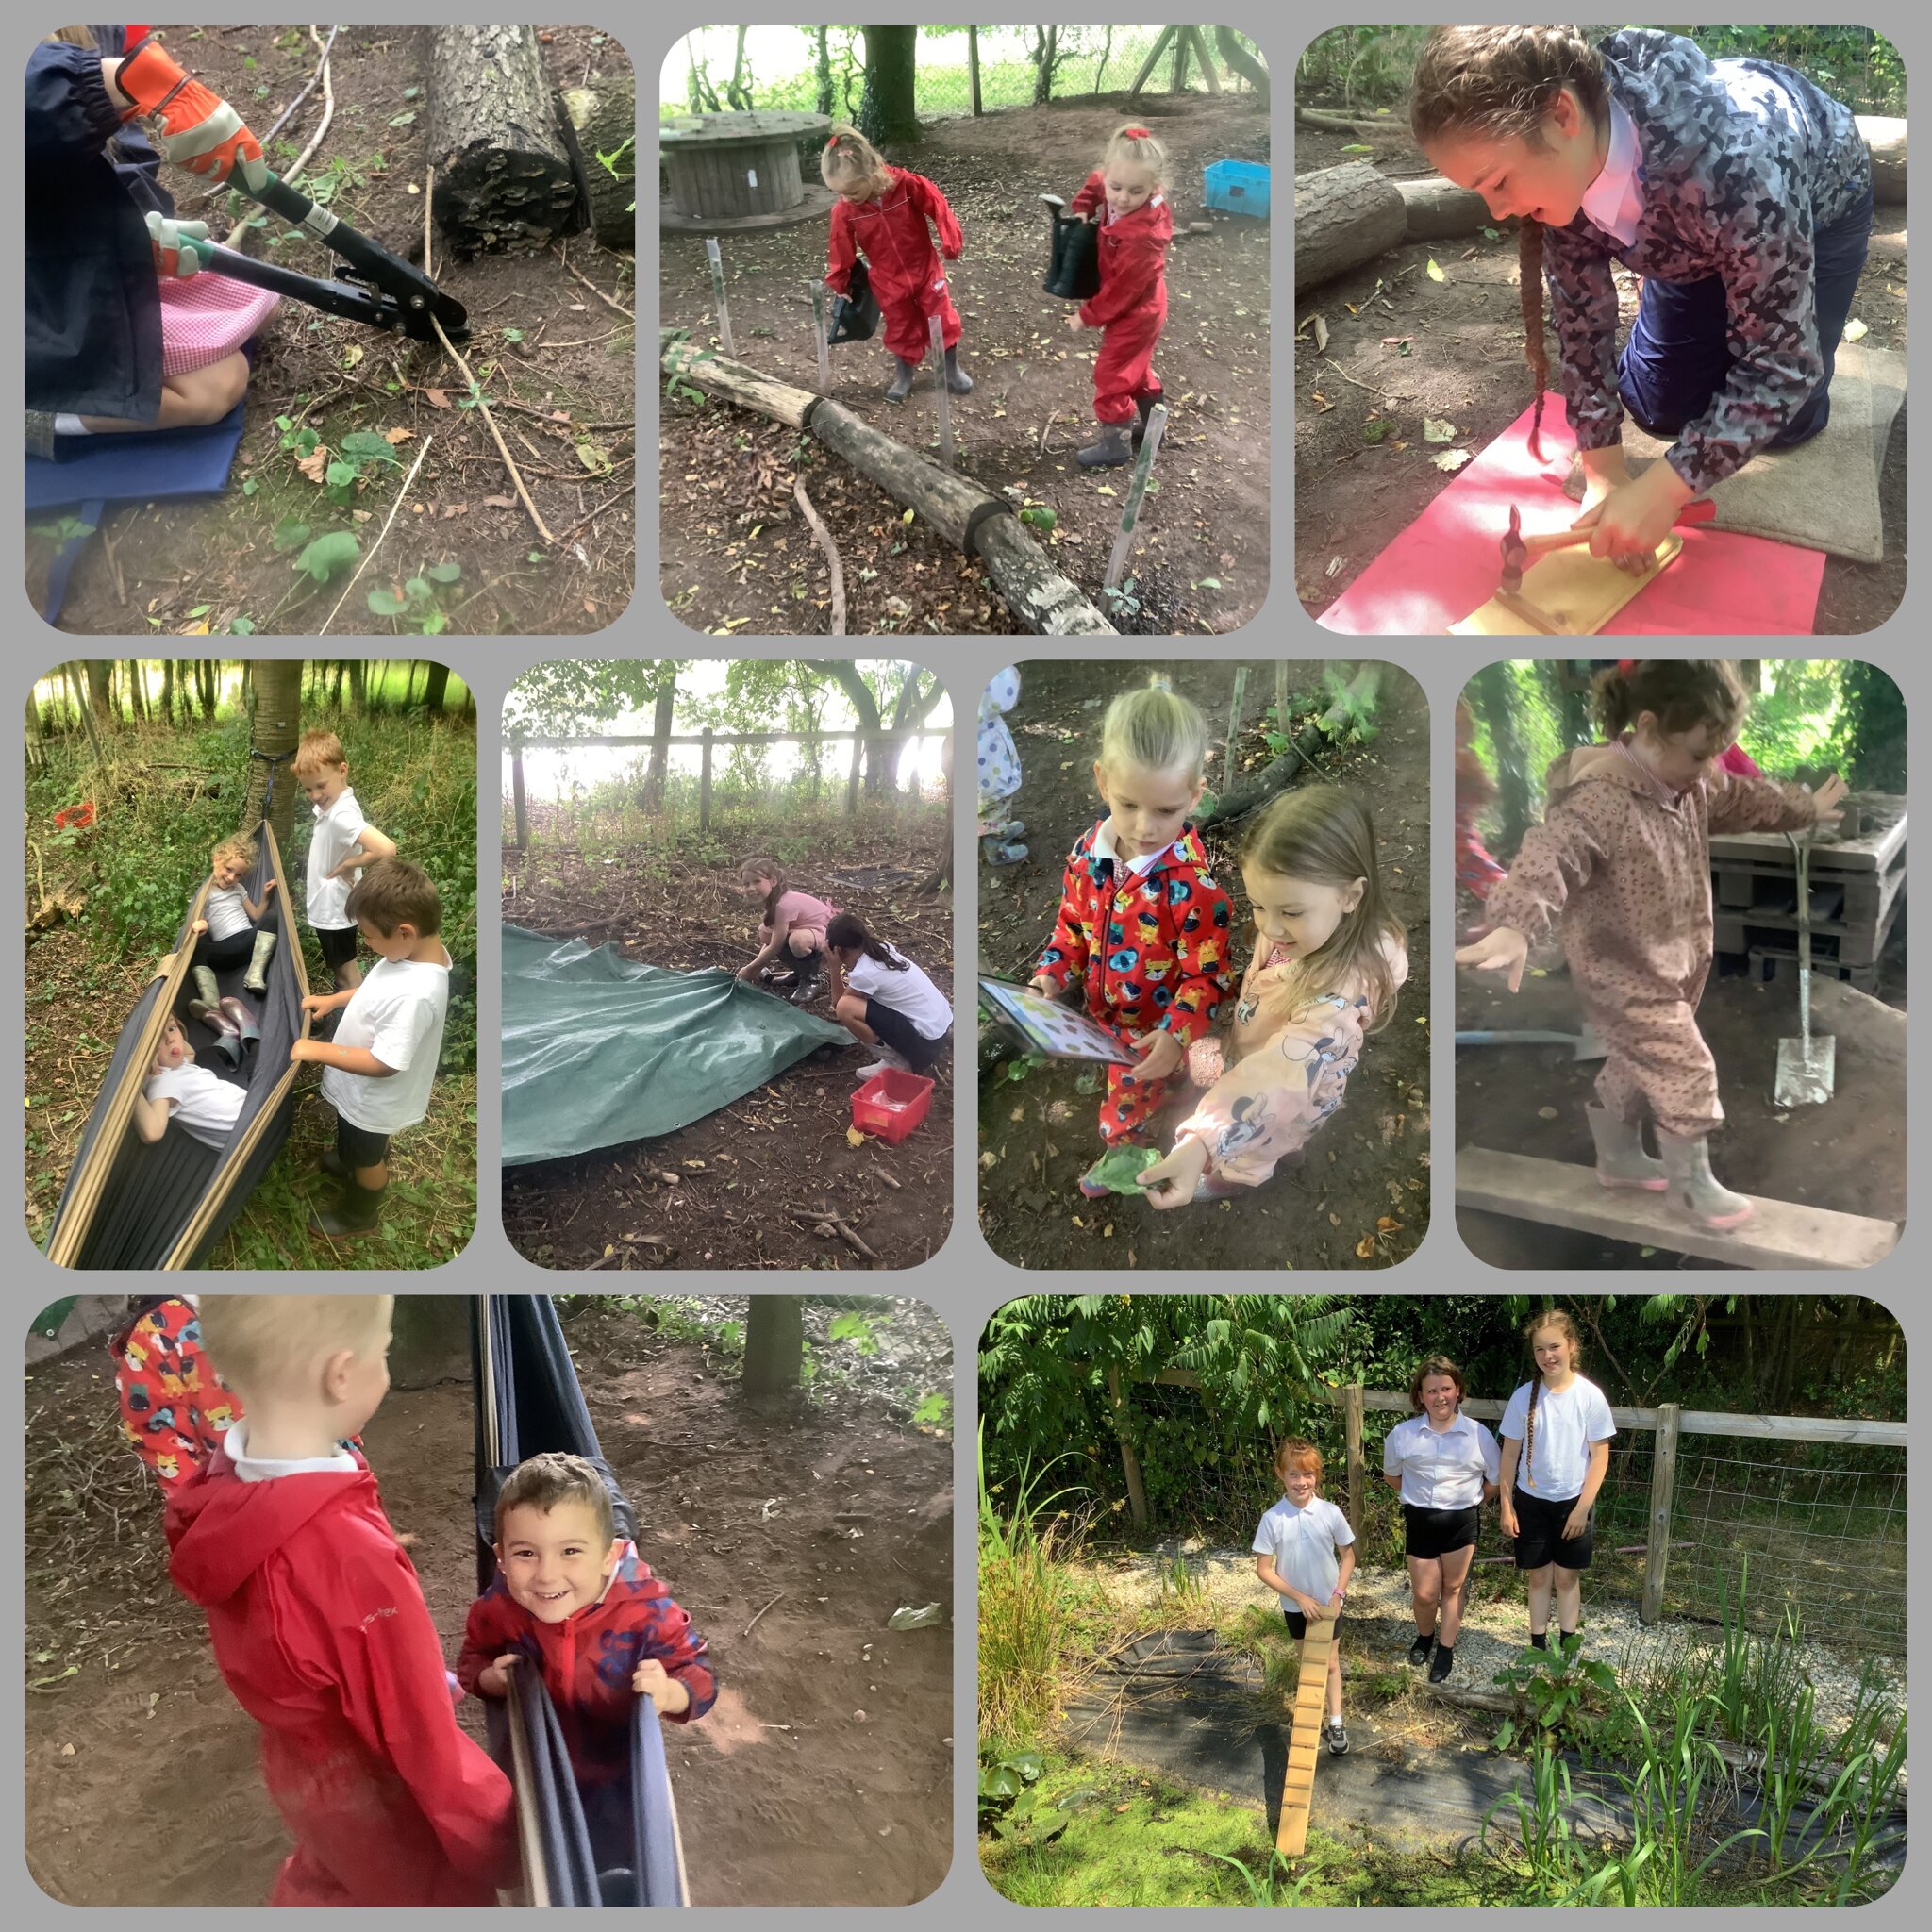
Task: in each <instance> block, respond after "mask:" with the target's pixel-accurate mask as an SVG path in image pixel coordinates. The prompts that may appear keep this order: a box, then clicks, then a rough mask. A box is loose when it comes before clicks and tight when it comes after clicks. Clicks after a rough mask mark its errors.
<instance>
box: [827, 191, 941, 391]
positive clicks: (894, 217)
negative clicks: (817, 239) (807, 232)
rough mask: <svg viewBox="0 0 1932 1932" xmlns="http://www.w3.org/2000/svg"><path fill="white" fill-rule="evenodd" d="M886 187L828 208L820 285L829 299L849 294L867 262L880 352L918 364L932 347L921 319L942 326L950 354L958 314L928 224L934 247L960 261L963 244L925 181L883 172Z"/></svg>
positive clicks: (939, 197) (938, 200) (937, 196)
mask: <svg viewBox="0 0 1932 1932" xmlns="http://www.w3.org/2000/svg"><path fill="white" fill-rule="evenodd" d="M886 172H887V174H889V175H891V177H892V185H891V187H890V188H888V189H887V190H886V191H885V192H884V193H882V194H875V195H874V196H873V198H872V199H871V200H870V201H846V200H844V199H843V198H842V197H841V199H840V200H838V201H836V202H834V203H833V204H832V247H831V256H830V259H829V261H828V263H827V265H826V268H825V282H826V285H827V286H828V287H829V288H830V289H831V291H832V292H833V293H834V294H835V295H842V294H844V293H845V292H846V291H847V290H848V289H849V288H850V286H851V282H852V264H853V262H854V261H856V260H857V259H858V257H859V256H860V255H863V256H864V257H865V262H866V270H867V272H868V274H870V275H871V276H872V291H873V293H874V295H875V296H877V297H878V304H879V314H880V316H881V318H882V319H883V321H884V323H885V326H886V347H887V348H888V349H889V350H891V353H892V354H893V355H894V356H896V357H898V358H899V359H900V361H902V362H913V363H917V362H920V361H922V360H924V357H925V352H926V350H927V349H928V348H929V347H930V346H931V341H932V338H931V331H930V329H929V328H928V326H927V323H926V318H927V317H928V316H933V315H937V316H938V317H939V319H940V340H941V341H942V342H943V343H944V344H945V346H946V347H947V348H949V349H950V348H951V347H952V346H953V344H954V343H955V342H957V341H958V340H959V311H958V309H957V308H954V307H953V298H952V296H951V295H950V294H949V293H948V292H947V289H946V273H945V270H944V269H942V268H941V266H940V258H939V257H938V256H937V255H935V254H934V253H933V246H932V237H931V235H930V234H929V233H928V231H927V229H926V223H927V222H928V221H930V222H931V223H932V225H933V226H934V227H936V228H937V229H938V230H939V231H940V247H941V249H943V250H944V251H945V257H946V259H947V260H948V261H958V258H959V251H960V250H961V249H962V248H964V247H965V245H966V238H965V237H964V236H963V235H962V234H961V233H960V232H959V224H958V222H957V221H956V220H955V219H954V218H953V210H952V209H951V208H948V207H947V206H946V197H945V196H944V195H943V194H941V192H940V191H939V190H938V189H937V188H936V187H934V186H933V184H932V183H931V182H930V181H928V180H927V179H926V178H925V176H924V175H915V174H913V173H912V172H911V171H910V170H909V169H906V168H893V167H888V168H887V170H886Z"/></svg>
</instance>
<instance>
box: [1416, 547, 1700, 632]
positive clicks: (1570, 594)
mask: <svg viewBox="0 0 1932 1932" xmlns="http://www.w3.org/2000/svg"><path fill="white" fill-rule="evenodd" d="M1683 547H1684V540H1683V538H1681V537H1680V536H1678V534H1677V533H1676V531H1674V530H1673V531H1672V532H1671V533H1670V535H1669V536H1668V537H1666V538H1665V539H1664V541H1662V542H1661V543H1659V544H1658V545H1657V553H1656V560H1655V561H1654V562H1653V563H1652V565H1651V567H1650V568H1649V569H1648V570H1646V571H1644V572H1642V573H1641V575H1638V574H1632V573H1630V572H1627V571H1621V570H1619V569H1618V568H1617V566H1616V565H1615V564H1614V563H1612V562H1611V561H1610V560H1609V558H1607V557H1592V556H1591V554H1590V552H1589V550H1588V549H1587V548H1584V547H1581V546H1579V547H1578V548H1577V549H1574V550H1553V551H1551V552H1550V554H1549V555H1548V556H1547V557H1544V558H1539V559H1538V561H1536V562H1535V563H1533V564H1531V565H1530V567H1529V568H1528V569H1527V570H1526V571H1524V574H1523V588H1522V590H1520V591H1515V592H1514V593H1513V594H1512V593H1511V592H1510V591H1497V592H1496V594H1495V595H1494V596H1493V597H1491V599H1490V601H1489V602H1488V603H1487V604H1485V605H1484V606H1483V607H1482V608H1481V609H1480V610H1473V611H1471V612H1470V614H1469V615H1468V616H1467V617H1465V618H1464V619H1463V620H1462V622H1461V623H1460V624H1452V625H1450V626H1449V629H1450V631H1451V633H1452V634H1453V635H1456V636H1460V637H1479V638H1541V637H1556V638H1588V637H1594V636H1595V635H1596V633H1597V632H1598V631H1600V630H1601V629H1603V627H1604V625H1607V623H1609V621H1610V619H1611V618H1613V617H1614V616H1616V614H1617V612H1618V611H1620V610H1621V609H1623V608H1624V605H1626V604H1627V603H1629V601H1630V600H1631V598H1633V597H1634V596H1636V594H1637V593H1638V591H1641V590H1642V589H1643V588H1644V587H1645V586H1646V585H1648V584H1652V583H1654V582H1656V580H1657V577H1658V576H1659V575H1661V574H1662V572H1663V571H1664V570H1665V569H1666V568H1667V567H1668V566H1669V564H1670V562H1671V560H1672V558H1674V557H1675V556H1676V554H1677V553H1678V551H1680V550H1681V549H1683Z"/></svg>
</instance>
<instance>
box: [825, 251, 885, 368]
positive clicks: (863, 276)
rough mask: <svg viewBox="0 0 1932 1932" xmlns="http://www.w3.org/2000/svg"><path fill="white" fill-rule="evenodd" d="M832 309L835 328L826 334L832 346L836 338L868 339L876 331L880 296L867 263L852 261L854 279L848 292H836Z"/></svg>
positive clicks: (837, 340)
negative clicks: (873, 288)
mask: <svg viewBox="0 0 1932 1932" xmlns="http://www.w3.org/2000/svg"><path fill="white" fill-rule="evenodd" d="M833 301H834V303H835V305H836V306H835V307H834V308H833V310H832V332H831V334H830V335H828V336H827V337H826V338H825V342H826V345H827V346H828V347H829V346H830V345H831V344H832V343H834V342H866V341H871V340H872V338H873V336H874V334H875V333H876V332H877V330H878V325H879V298H878V297H877V296H876V295H874V293H873V291H872V276H871V275H868V274H867V273H866V268H865V263H864V262H862V261H855V262H854V263H853V264H852V280H851V284H850V286H849V289H848V291H847V293H845V294H844V295H842V296H834V297H833Z"/></svg>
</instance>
